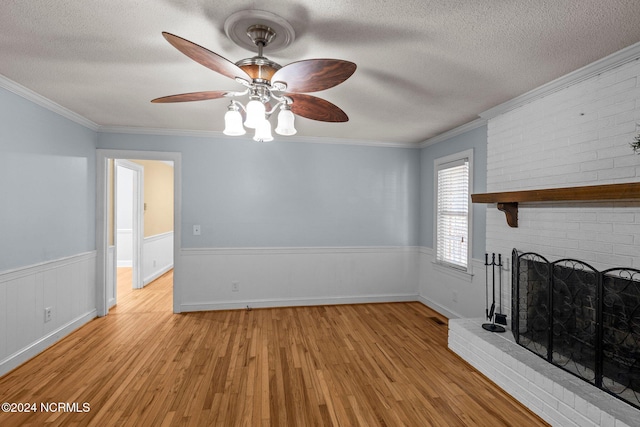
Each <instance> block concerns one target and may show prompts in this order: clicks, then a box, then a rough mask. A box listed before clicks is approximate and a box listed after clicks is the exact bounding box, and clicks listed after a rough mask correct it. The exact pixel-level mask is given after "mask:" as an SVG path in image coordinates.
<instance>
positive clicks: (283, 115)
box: [276, 109, 297, 136]
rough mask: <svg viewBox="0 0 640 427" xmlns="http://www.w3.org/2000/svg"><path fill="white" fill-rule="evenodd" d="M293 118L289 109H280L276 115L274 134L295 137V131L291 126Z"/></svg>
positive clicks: (292, 125)
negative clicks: (276, 124)
mask: <svg viewBox="0 0 640 427" xmlns="http://www.w3.org/2000/svg"><path fill="white" fill-rule="evenodd" d="M294 119H295V116H294V115H293V113H292V112H291V110H289V109H282V110H280V112H279V113H278V126H277V127H276V133H277V134H278V135H284V136H291V135H295V134H296V132H297V130H296V128H295V126H294V124H293V122H294Z"/></svg>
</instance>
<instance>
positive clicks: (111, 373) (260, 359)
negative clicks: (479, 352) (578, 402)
mask: <svg viewBox="0 0 640 427" xmlns="http://www.w3.org/2000/svg"><path fill="white" fill-rule="evenodd" d="M172 280H173V278H172V272H169V273H167V274H165V275H164V276H162V277H161V278H159V279H158V280H156V281H155V282H154V283H152V284H150V285H148V286H147V287H146V288H145V289H143V290H134V291H131V292H128V293H126V292H124V291H123V292H122V294H120V295H119V298H118V305H117V306H116V307H115V308H114V309H112V310H111V312H110V314H109V315H108V316H106V317H103V318H99V319H95V320H93V321H91V322H90V323H89V324H87V325H85V326H84V327H82V328H81V329H80V330H78V331H76V332H74V333H72V334H71V335H69V336H67V337H66V338H64V339H63V340H61V341H60V342H59V343H57V344H55V345H54V346H52V347H51V348H49V349H48V350H46V351H45V352H43V353H41V354H40V355H38V356H37V357H35V358H33V359H32V360H30V361H29V362H27V363H25V364H23V365H22V366H20V367H18V368H17V369H15V370H14V371H12V372H10V373H8V374H7V375H5V376H4V377H2V378H0V402H16V403H17V402H21V403H29V402H34V403H37V404H38V405H40V403H43V402H44V403H47V402H66V403H74V402H75V403H77V404H78V405H77V406H78V408H79V409H85V408H84V407H83V404H84V403H85V402H86V403H88V404H89V408H90V410H89V411H88V412H71V413H70V412H49V413H43V412H37V413H0V425H1V426H26V425H34V426H41V425H96V426H107V425H132V426H134V425H135V426H170V425H198V426H225V427H227V426H316V425H317V426H320V425H326V426H330V425H334V426H338V425H340V426H358V425H360V426H416V427H418V426H419V427H422V426H490V427H496V426H540V425H546V424H545V423H544V422H543V421H542V420H540V419H539V418H538V417H536V416H535V415H533V414H532V413H531V412H529V411H528V410H527V409H525V408H524V407H522V406H521V405H520V404H519V403H517V402H516V401H515V400H514V399H513V398H511V397H510V396H508V395H506V394H505V393H503V392H502V391H501V390H500V389H499V388H498V387H496V386H495V385H494V384H493V383H491V382H489V381H488V380H487V379H486V378H485V377H484V376H482V375H481V374H479V373H478V372H477V371H475V370H474V369H473V368H471V367H470V366H469V365H468V364H466V363H465V362H464V361H462V360H461V359H460V358H459V357H457V356H456V355H455V354H453V353H451V352H450V351H449V350H448V349H447V345H446V340H447V326H446V319H443V318H442V317H441V316H439V315H438V314H437V313H435V312H433V311H432V310H430V309H429V308H427V307H425V306H424V305H422V304H420V303H393V304H361V305H340V306H317V307H297V308H273V309H259V310H252V311H247V310H235V311H216V312H198V313H186V314H172V313H171V292H172ZM38 409H40V408H39V407H38ZM71 409H73V406H72V407H71Z"/></svg>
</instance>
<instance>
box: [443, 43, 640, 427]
mask: <svg viewBox="0 0 640 427" xmlns="http://www.w3.org/2000/svg"><path fill="white" fill-rule="evenodd" d="M639 58H640V54H639V53H638V49H637V48H636V49H635V51H625V52H622V51H621V52H619V53H617V54H614V55H612V56H611V57H607V58H604V59H603V60H601V61H598V62H597V63H594V64H591V65H589V66H587V67H585V68H584V69H581V70H577V71H576V72H574V73H571V74H569V75H567V76H565V77H562V78H560V79H558V80H557V81H554V82H551V83H549V84H548V85H545V86H543V87H541V88H538V89H536V90H535V91H532V92H530V93H527V94H524V95H523V96H521V97H519V98H516V99H514V100H512V101H509V102H507V103H505V104H503V105H499V106H497V107H495V108H492V109H491V110H488V111H486V112H485V113H483V114H482V115H481V116H482V117H483V118H485V119H486V120H487V138H488V139H487V192H488V193H504V192H521V191H532V192H535V191H537V190H540V189H560V188H569V187H587V186H602V185H618V184H635V185H637V183H638V182H640V156H639V155H636V154H635V153H634V152H633V151H632V149H631V148H630V142H631V141H633V140H634V138H635V137H636V136H637V135H638V133H639V130H640V126H639V125H638V123H640V61H639ZM489 203H491V202H489ZM516 206H517V227H513V224H512V226H510V225H509V224H508V223H507V221H506V220H505V209H506V210H509V209H510V210H511V215H513V208H514V206H513V205H507V206H505V205H503V206H502V208H505V209H502V210H498V209H496V207H499V208H500V206H499V205H498V204H497V203H493V204H489V205H487V222H486V245H485V251H486V252H489V253H496V254H502V255H503V259H505V265H506V266H505V271H504V274H505V276H506V277H510V276H511V271H510V270H511V265H510V264H511V261H510V260H509V259H508V258H510V257H511V251H512V249H513V248H519V249H521V250H526V251H527V252H535V253H538V254H544V256H545V257H547V258H548V259H554V260H559V259H575V260H581V261H582V262H583V263H586V264H588V265H589V266H591V267H592V268H593V269H595V270H597V271H599V272H601V271H605V270H608V269H611V268H616V267H619V266H625V267H628V268H630V269H640V202H639V201H638V200H637V198H636V200H630V199H625V198H619V199H610V200H589V201H575V200H571V199H566V200H557V199H556V200H553V201H545V202H539V201H523V202H520V203H517V205H516ZM510 285H511V284H507V286H504V287H503V295H501V296H500V297H501V300H502V301H511V298H512V288H511V286H510ZM586 311H588V310H586ZM503 312H506V313H505V314H507V318H508V320H509V322H511V321H512V317H513V316H512V310H511V309H510V307H506V309H505V310H503ZM483 321H486V320H485V319H453V320H451V321H450V324H449V327H450V337H449V346H450V348H451V349H452V350H453V351H455V352H456V353H458V354H459V355H460V356H461V357H463V358H464V359H465V360H467V361H468V362H469V363H471V364H472V365H473V366H475V367H476V368H478V369H479V370H480V371H481V372H483V373H484V374H485V375H487V376H488V377H489V378H491V379H492V380H494V381H495V382H496V383H497V384H498V385H500V386H501V387H503V388H504V389H505V390H506V391H508V392H509V393H510V394H512V395H514V396H515V397H516V398H518V399H519V400H520V401H522V402H523V403H524V404H525V405H527V406H528V407H530V408H531V409H532V410H534V411H535V412H536V413H538V414H539V415H541V416H542V417H543V418H545V419H546V420H547V421H549V422H551V423H552V424H554V425H568V426H574V425H575V426H581V427H582V426H585V425H603V426H604V425H609V426H625V425H637V423H638V421H637V420H639V419H640V410H638V409H637V408H635V407H632V406H630V405H628V404H626V403H624V402H622V401H620V400H619V399H617V398H615V397H613V396H612V395H611V394H609V393H608V392H605V391H602V390H599V389H597V388H594V387H593V386H592V385H590V384H589V383H588V382H587V381H584V380H582V379H579V378H577V377H575V376H574V375H573V374H572V373H569V370H568V369H567V370H565V369H563V368H560V367H558V366H554V365H552V364H549V363H547V362H546V361H545V360H544V359H543V358H542V357H540V356H538V355H536V354H534V353H533V352H532V351H530V350H528V349H525V348H523V347H521V346H519V345H518V344H517V343H516V342H515V340H514V338H513V336H512V334H511V332H510V331H508V332H507V333H504V334H495V333H491V332H487V331H484V330H483V329H482V328H481V324H482V322H483ZM578 369H579V368H575V369H574V370H578ZM594 382H595V380H594ZM585 387H586V388H585ZM594 390H595V391H594Z"/></svg>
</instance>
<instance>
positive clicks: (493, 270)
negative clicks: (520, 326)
mask: <svg viewBox="0 0 640 427" xmlns="http://www.w3.org/2000/svg"><path fill="white" fill-rule="evenodd" d="M498 255H499V254H498ZM498 259H499V260H500V261H499V263H500V264H501V263H502V261H501V257H500V256H499V258H498ZM496 265H497V264H496V254H495V253H493V254H492V255H491V264H489V255H488V254H485V271H486V273H485V289H486V293H487V294H488V293H489V266H491V273H492V274H491V284H492V286H491V294H492V295H491V297H492V298H491V309H489V310H488V313H487V318H488V319H489V321H491V323H483V324H482V328H483V329H486V330H487V331H489V332H504V331H505V328H503V327H502V326H499V325H496V324H495V318H494V316H493V314H494V312H495V309H496ZM488 306H489V297H488V296H487V298H486V307H488Z"/></svg>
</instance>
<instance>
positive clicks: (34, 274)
mask: <svg viewBox="0 0 640 427" xmlns="http://www.w3.org/2000/svg"><path fill="white" fill-rule="evenodd" d="M95 269H96V252H95V251H92V252H87V253H82V254H78V255H74V256H71V257H67V258H63V259H59V260H55V261H50V262H46V263H41V264H37V265H32V266H27V267H22V268H19V269H15V270H10V271H5V272H0V313H1V314H2V319H0V320H1V321H0V375H3V374H5V373H7V372H9V371H10V370H12V369H13V368H15V367H17V366H18V365H20V364H22V363H23V362H25V361H27V360H28V359H30V358H32V357H33V356H35V355H36V354H38V353H40V352H41V351H43V350H44V349H46V348H47V347H49V346H50V345H52V344H54V343H55V342H57V341H59V340H60V339H61V338H63V337H64V336H66V335H68V334H69V333H71V332H72V331H74V330H75V329H77V328H79V327H80V326H82V325H84V324H85V323H87V322H89V321H90V320H91V319H93V318H95V317H96V315H97V312H96V294H95V276H96V270H95ZM45 307H51V308H52V319H51V321H49V322H45V316H44V311H45Z"/></svg>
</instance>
